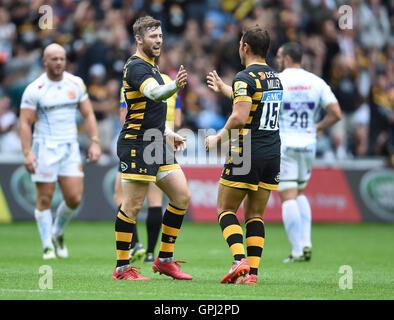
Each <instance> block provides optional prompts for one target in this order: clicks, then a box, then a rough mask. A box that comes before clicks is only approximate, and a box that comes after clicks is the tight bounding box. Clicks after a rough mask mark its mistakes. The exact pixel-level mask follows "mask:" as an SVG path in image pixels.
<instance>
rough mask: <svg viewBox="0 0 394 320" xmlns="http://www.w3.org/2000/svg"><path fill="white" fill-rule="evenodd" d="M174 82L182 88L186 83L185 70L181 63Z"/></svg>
mask: <svg viewBox="0 0 394 320" xmlns="http://www.w3.org/2000/svg"><path fill="white" fill-rule="evenodd" d="M175 84H176V86H177V87H178V88H179V89H183V88H184V87H185V86H186V84H187V72H186V69H185V68H184V67H183V65H181V66H180V67H179V70H178V73H177V75H176V78H175Z"/></svg>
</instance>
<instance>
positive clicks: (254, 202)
mask: <svg viewBox="0 0 394 320" xmlns="http://www.w3.org/2000/svg"><path fill="white" fill-rule="evenodd" d="M270 194H271V191H270V190H267V189H263V188H258V190H257V191H249V192H248V196H247V197H246V199H245V201H244V215H245V221H246V220H248V219H251V218H258V217H261V218H262V217H263V213H264V210H265V207H266V206H267V203H268V199H269V197H270Z"/></svg>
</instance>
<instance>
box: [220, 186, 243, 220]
mask: <svg viewBox="0 0 394 320" xmlns="http://www.w3.org/2000/svg"><path fill="white" fill-rule="evenodd" d="M247 192H248V190H244V189H237V188H232V187H227V186H224V185H222V184H219V190H218V203H217V209H216V213H217V215H219V214H221V213H222V212H223V211H231V212H234V213H236V212H237V210H238V208H239V206H240V205H241V203H242V200H243V199H244V198H245V196H246V194H247Z"/></svg>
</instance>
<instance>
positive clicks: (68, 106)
mask: <svg viewBox="0 0 394 320" xmlns="http://www.w3.org/2000/svg"><path fill="white" fill-rule="evenodd" d="M87 98H88V94H87V91H86V86H85V84H84V82H83V80H82V79H81V78H80V77H77V76H74V75H72V74H71V73H68V72H63V79H62V80H60V81H52V80H50V79H49V78H48V76H47V74H46V73H44V74H42V75H41V76H40V77H38V78H37V79H36V80H34V81H33V82H32V83H31V84H29V85H28V86H27V88H26V89H25V91H24V93H23V96H22V102H21V109H33V110H35V111H36V115H37V121H36V122H35V125H34V132H33V138H34V139H43V140H45V141H53V142H57V143H64V142H71V141H75V140H76V139H77V136H78V131H77V123H76V111H77V108H78V104H79V103H80V102H82V101H84V100H86V99H87Z"/></svg>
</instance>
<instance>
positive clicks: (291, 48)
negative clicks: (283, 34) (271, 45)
mask: <svg viewBox="0 0 394 320" xmlns="http://www.w3.org/2000/svg"><path fill="white" fill-rule="evenodd" d="M282 56H283V58H284V57H286V56H289V57H290V58H291V60H292V61H293V62H294V63H301V60H302V48H301V46H300V45H299V44H298V43H297V42H288V43H285V44H284V45H283V46H282Z"/></svg>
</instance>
